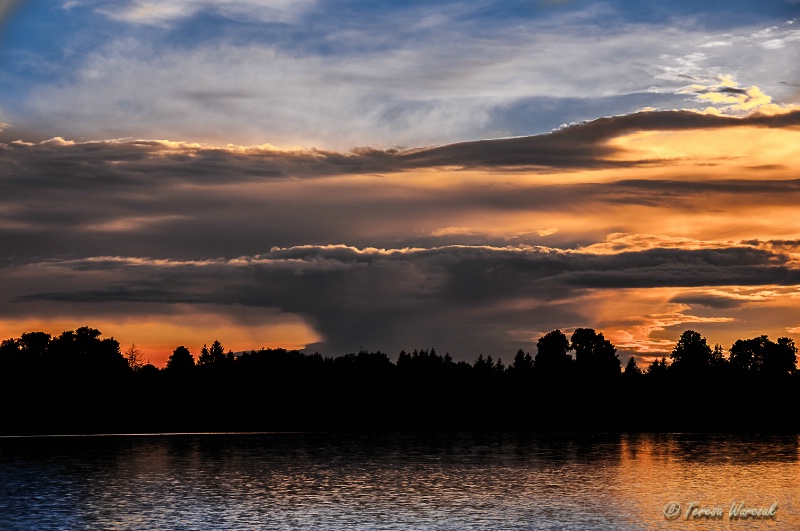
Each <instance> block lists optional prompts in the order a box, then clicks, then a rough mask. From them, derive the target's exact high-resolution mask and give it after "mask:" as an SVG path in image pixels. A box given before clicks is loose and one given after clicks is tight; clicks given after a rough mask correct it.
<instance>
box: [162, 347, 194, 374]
mask: <svg viewBox="0 0 800 531" xmlns="http://www.w3.org/2000/svg"><path fill="white" fill-rule="evenodd" d="M193 368H194V357H193V356H192V353H191V352H189V349H188V348H186V347H184V346H183V345H181V346H179V347H178V348H176V349H175V350H173V351H172V354H170V356H169V359H168V360H167V370H169V371H173V372H175V373H185V372H187V371H190V370H192V369H193Z"/></svg>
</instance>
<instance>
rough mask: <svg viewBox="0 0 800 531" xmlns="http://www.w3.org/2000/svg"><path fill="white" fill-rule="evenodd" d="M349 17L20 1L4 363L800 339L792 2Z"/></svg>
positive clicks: (12, 58) (655, 346)
mask: <svg viewBox="0 0 800 531" xmlns="http://www.w3.org/2000/svg"><path fill="white" fill-rule="evenodd" d="M335 4H336V3H335V2H334V3H333V4H330V3H328V4H323V3H320V2H316V1H314V0H304V1H301V2H283V1H279V2H275V1H266V0H265V1H257V0H237V1H231V2H223V3H215V2H205V1H202V2H185V1H167V2H161V3H158V4H156V3H152V2H144V1H138V0H125V1H121V2H116V1H115V2H109V1H106V0H70V1H62V0H53V1H48V2H44V3H41V2H40V3H36V2H20V3H18V5H17V6H15V9H11V8H10V7H11V6H10V4H9V5H8V6H6V5H5V4H3V5H2V6H0V17H5V18H6V20H5V21H4V22H3V24H2V25H0V91H2V93H3V94H4V98H3V101H2V102H0V168H2V169H0V243H1V244H2V249H3V251H2V256H0V270H2V275H1V276H0V293H2V296H1V297H0V301H2V303H1V304H0V336H1V337H2V338H7V337H16V336H19V335H20V334H21V333H23V332H26V331H32V330H42V331H45V332H48V333H50V334H53V335H56V334H59V333H60V332H62V331H63V330H70V329H75V328H77V327H80V326H84V325H88V326H92V327H95V328H98V329H100V330H101V331H102V332H103V333H104V335H106V336H114V337H115V338H116V339H118V340H119V341H120V343H121V344H122V345H123V346H127V345H130V344H131V343H135V344H136V345H137V346H138V347H139V348H141V349H142V350H143V351H144V352H145V354H146V355H147V356H148V357H149V359H150V361H151V362H153V363H154V364H156V365H158V366H163V364H164V362H165V360H166V358H167V356H168V355H169V353H171V352H172V350H173V349H174V348H175V347H177V346H178V345H185V346H187V347H189V348H190V350H191V351H192V352H194V353H196V352H197V351H198V350H199V349H200V347H202V345H203V344H204V343H207V344H210V343H211V342H212V341H214V340H215V339H219V340H220V341H221V342H222V344H223V345H224V346H225V348H226V349H230V350H233V351H243V350H250V349H258V348H261V347H285V348H297V349H305V350H306V351H307V352H313V351H319V352H322V353H323V354H326V355H341V354H344V353H346V352H355V351H358V350H359V349H362V348H364V349H372V350H378V349H380V350H383V351H385V352H388V353H389V354H390V355H392V356H395V355H396V354H397V353H398V352H399V351H400V350H401V349H406V350H410V349H414V348H421V347H425V348H429V347H435V348H436V349H437V350H440V351H441V352H445V351H448V352H450V353H451V354H452V355H453V357H454V358H456V359H463V360H470V361H472V360H473V359H474V358H475V357H476V356H477V355H478V354H480V353H483V354H492V355H494V356H495V357H496V356H502V357H504V358H505V359H506V360H507V359H509V358H511V357H513V355H514V353H515V352H516V350H517V349H520V348H522V349H524V350H526V351H530V350H532V349H533V348H534V345H535V342H536V339H537V338H538V337H540V336H541V335H542V334H544V333H546V332H548V331H550V330H552V329H554V328H560V329H562V330H565V331H570V330H574V329H576V328H579V327H593V328H596V329H597V330H598V331H603V332H604V333H605V334H606V337H607V338H608V339H610V340H611V341H612V342H614V343H615V344H616V345H617V347H618V348H619V350H620V354H621V356H620V357H621V358H623V360H624V359H625V358H626V357H627V356H630V355H633V356H636V357H637V358H638V359H640V360H641V361H643V362H648V361H652V360H653V359H655V358H657V357H661V356H665V355H666V356H668V355H669V352H670V350H671V349H672V346H674V343H675V340H676V338H677V337H678V336H679V335H680V333H681V332H682V331H683V330H686V329H687V328H692V329H696V330H699V331H701V332H702V333H703V334H704V335H706V336H707V337H708V338H709V343H711V344H714V343H720V344H721V345H722V346H723V347H724V348H725V349H727V348H728V347H730V345H731V344H732V342H733V341H735V340H736V339H738V338H745V337H753V336H754V335H760V334H768V335H770V337H779V336H785V335H791V334H796V333H797V330H798V329H800V217H798V215H797V213H798V206H797V205H798V204H800V180H798V175H800V103H798V102H799V101H800V92H798V86H800V79H799V78H798V76H800V71H798V66H797V65H798V62H797V57H798V51H800V37H798V35H800V33H798V29H797V28H798V24H799V23H798V19H797V16H798V14H800V13H798V10H800V5H798V4H797V3H796V2H789V1H786V2H782V1H778V2H772V3H770V4H774V5H770V7H769V8H766V7H763V5H762V4H761V3H758V2H751V3H747V2H745V4H747V5H749V6H750V7H749V9H744V8H742V9H743V12H741V13H740V12H734V11H733V8H730V7H725V6H723V5H722V3H718V2H711V4H709V6H706V7H702V6H695V7H694V10H692V9H688V8H685V7H682V4H681V6H673V7H670V6H661V7H660V8H659V9H658V10H657V11H658V12H656V10H655V8H653V9H654V11H648V10H647V9H644V8H642V7H640V6H639V7H636V6H634V5H633V4H632V3H630V2H623V1H619V2H617V1H614V2H608V3H602V4H600V3H596V2H533V3H530V4H531V5H528V4H525V5H523V4H522V3H516V2H512V3H511V4H509V6H506V8H505V9H500V8H499V6H494V7H491V8H489V7H487V8H486V9H489V10H496V12H495V13H494V16H491V17H486V13H484V9H483V8H482V7H481V6H478V5H471V4H469V3H466V4H463V3H454V2H444V3H443V4H441V5H438V4H437V5H436V6H423V5H418V6H414V7H402V6H400V5H395V4H394V3H390V4H391V5H389V4H387V5H386V6H384V7H382V8H381V9H375V10H369V9H357V6H350V8H348V9H335V7H334V6H335ZM355 4H358V5H359V6H360V4H359V3H358V2H356V3H355ZM531 6H535V7H531ZM340 7H341V6H340ZM361 7H364V6H361ZM740 7H741V6H740ZM648 9H649V8H648ZM720 11H722V14H720ZM665 12H666V14H667V15H669V16H663V15H664V14H665ZM345 13H350V15H348V16H352V17H353V20H349V19H347V16H345ZM723 15H724V16H723ZM666 19H669V20H670V21H671V22H670V25H664V23H663V22H662V21H663V20H666ZM56 26H58V27H59V28H62V31H59V32H56V31H52V28H53V27H56ZM201 34H202V35H206V37H203V38H200V37H198V35H201Z"/></svg>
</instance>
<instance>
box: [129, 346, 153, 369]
mask: <svg viewBox="0 0 800 531" xmlns="http://www.w3.org/2000/svg"><path fill="white" fill-rule="evenodd" d="M123 356H125V360H126V361H127V362H128V367H130V368H131V370H133V371H138V370H139V369H141V368H142V367H144V366H145V365H146V364H148V363H150V362H149V361H148V360H146V359H145V357H144V353H142V351H141V350H139V349H138V348H136V343H131V346H130V347H128V348H126V349H125V352H123Z"/></svg>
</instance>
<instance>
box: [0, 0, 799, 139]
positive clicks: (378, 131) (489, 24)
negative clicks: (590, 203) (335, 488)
mask: <svg viewBox="0 0 800 531" xmlns="http://www.w3.org/2000/svg"><path fill="white" fill-rule="evenodd" d="M284 4H286V5H288V3H286V2H278V3H275V2H259V1H255V0H252V1H244V0H242V1H236V2H234V1H229V2H207V1H205V0H201V1H192V2H190V1H188V0H179V1H174V2H168V3H163V2H162V3H155V2H150V1H144V0H137V1H125V2H121V3H118V2H117V3H113V4H111V3H108V2H99V3H98V2H94V3H92V4H90V5H93V6H95V8H97V9H102V10H104V11H103V12H104V13H106V14H107V15H108V16H110V17H113V18H112V21H113V20H116V21H118V22H120V24H119V27H118V28H117V27H115V28H114V29H115V31H114V32H110V33H111V35H110V37H109V38H108V39H104V40H103V42H100V43H98V44H97V46H93V47H91V48H89V49H86V50H85V51H84V52H85V53H81V54H77V53H73V54H71V55H70V57H69V61H70V62H69V68H65V67H63V66H60V67H59V70H58V72H61V74H59V75H58V76H56V77H57V79H53V80H51V81H43V82H40V83H35V84H32V85H31V86H30V87H29V90H26V91H25V93H24V94H23V95H22V96H21V97H20V100H19V101H20V104H19V105H15V113H14V115H15V119H14V120H13V121H14V122H15V123H24V124H25V125H26V126H27V127H29V128H31V129H36V130H39V131H43V133H41V134H43V135H49V136H53V135H56V134H58V135H61V136H63V137H65V138H67V137H69V138H95V139H96V138H114V137H131V136H133V137H143V138H154V137H155V138H163V137H167V138H172V139H185V140H187V141H201V142H210V143H215V144H219V145H225V144H227V143H229V142H231V143H239V144H262V143H264V142H269V143H271V144H273V145H301V146H306V147H312V146H317V147H320V148H323V149H338V150H343V149H348V148H350V147H353V146H359V145H370V146H421V145H439V144H445V143H452V142H457V141H464V140H474V139H476V138H480V137H481V136H485V135H486V132H487V131H503V132H504V133H503V135H504V136H505V135H512V134H513V135H526V134H531V133H539V132H544V131H547V130H549V129H552V128H554V127H557V126H558V125H560V124H561V123H564V122H571V121H579V120H584V119H589V118H594V117H596V116H602V115H613V114H619V113H629V112H632V111H634V110H636V109H639V108H642V107H653V108H661V109H665V108H667V109H668V108H679V107H691V108H697V109H700V108H702V107H701V106H708V105H709V104H713V103H714V102H710V101H708V100H703V99H698V98H697V97H693V98H691V99H690V100H687V98H686V95H687V94H686V93H685V92H683V91H682V90H683V89H684V87H686V85H687V79H689V78H690V79H692V83H693V84H702V85H704V86H710V85H713V83H715V82H716V81H715V80H717V79H718V78H719V76H720V75H726V74H731V73H734V72H735V73H739V76H740V78H738V81H739V82H740V83H741V84H742V85H743V86H747V87H758V90H760V91H761V93H762V94H763V95H769V97H771V98H772V99H773V101H774V102H783V99H785V98H788V97H790V95H791V90H790V89H789V87H788V86H786V85H783V84H781V83H780V82H781V81H788V82H792V80H793V77H792V76H793V75H794V73H793V70H792V69H791V68H789V69H787V67H786V65H787V64H793V63H794V55H792V53H791V52H792V47H793V46H794V44H795V42H794V41H792V40H791V39H792V38H793V37H792V34H791V33H790V32H791V31H794V30H791V29H789V28H790V27H789V26H785V27H784V26H781V27H778V28H777V29H775V30H773V31H772V32H771V33H770V36H771V37H772V38H773V39H775V38H779V39H783V41H782V42H784V41H785V42H786V43H787V45H786V46H785V48H784V49H780V50H764V49H763V48H761V47H758V46H753V43H754V42H756V41H758V42H760V41H759V40H758V39H761V37H759V36H753V35H756V34H757V33H758V31H759V30H761V29H763V28H757V27H749V26H748V27H737V28H731V33H730V35H731V36H730V37H726V38H727V39H728V41H726V42H730V43H731V45H730V46H724V47H716V48H714V49H713V50H714V52H713V53H712V52H710V51H708V49H706V48H701V46H703V45H705V44H708V40H707V38H708V37H709V35H707V32H705V31H703V30H702V29H700V28H697V27H693V26H692V25H690V24H689V23H679V21H676V23H675V24H674V25H673V26H671V27H665V26H660V25H655V24H642V23H634V22H631V21H629V20H628V19H627V18H626V16H625V14H624V13H617V12H607V11H608V8H605V11H603V10H602V9H600V8H599V7H596V6H595V7H592V8H590V9H587V10H582V11H569V12H563V11H561V10H548V12H550V11H552V14H550V15H548V16H546V17H544V18H537V17H532V18H530V19H526V18H525V19H522V21H520V20H519V19H508V18H506V17H496V18H491V19H487V18H486V17H482V16H479V15H480V13H481V11H480V9H481V8H480V7H479V6H472V5H469V4H443V5H436V6H424V7H423V6H416V7H406V8H403V9H399V8H396V9H395V8H391V9H388V11H385V12H384V11H376V10H366V11H365V12H364V13H363V14H359V15H358V16H351V17H350V18H347V17H346V16H345V15H344V14H343V11H342V10H336V9H333V8H332V7H331V6H330V5H328V4H320V5H316V4H313V6H314V7H313V9H312V8H311V6H312V3H311V2H310V1H309V2H307V1H304V2H291V4H292V6H299V7H297V8H296V9H295V7H292V8H290V9H282V6H284ZM597 10H600V11H602V12H600V13H596V12H595V11H597ZM82 12H83V10H76V9H73V10H72V11H70V13H74V14H75V15H74V16H79V14H80V13H82ZM200 12H203V13H208V14H210V15H213V16H216V17H218V18H217V19H214V20H215V26H214V27H215V31H213V32H208V31H206V30H208V28H207V27H206V26H203V25H202V24H203V21H202V20H197V21H194V20H193V19H192V15H193V14H197V13H200ZM245 15H246V16H245ZM284 16H285V17H287V23H289V24H290V25H291V30H288V29H285V28H284V29H283V30H280V29H277V28H275V27H273V26H274V25H271V24H268V23H264V21H270V20H274V19H275V17H277V18H278V19H279V20H280V19H281V18H282V17H284ZM598 16H602V17H605V18H610V19H612V20H617V21H618V23H617V24H607V25H604V26H602V27H600V26H598V23H597V20H598V18H597V17H598ZM292 17H294V18H292ZM298 17H299V18H298ZM234 19H235V20H234ZM240 19H241V20H240ZM245 19H246V20H245ZM288 19H291V20H288ZM126 21H127V22H126ZM91 22H92V23H93V24H96V23H99V22H98V21H91ZM105 22H108V21H105ZM423 22H424V23H423ZM143 24H156V25H167V26H169V27H170V28H167V29H163V30H160V29H159V28H158V27H156V28H152V27H140V26H142V25H143ZM195 25H197V26H195ZM117 30H118V31H117ZM195 35H203V36H204V37H203V38H199V37H193V36H195ZM715 40H720V39H719V38H717V39H715ZM712 42H713V41H712ZM698 50H703V51H698ZM61 62H63V61H61ZM61 62H60V63H59V65H61ZM608 65H613V68H609V67H608ZM741 72H747V73H748V74H747V75H746V76H745V75H743V74H741ZM756 96H757V95H755V94H754V95H753V97H752V98H751V99H752V100H753V101H755V99H757V98H756ZM764 97H766V96H764ZM712 106H713V105H712ZM9 120H10V119H9Z"/></svg>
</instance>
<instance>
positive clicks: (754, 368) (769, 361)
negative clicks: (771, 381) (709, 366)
mask: <svg viewBox="0 0 800 531" xmlns="http://www.w3.org/2000/svg"><path fill="white" fill-rule="evenodd" d="M796 356H797V347H795V345H794V341H793V340H792V339H790V338H788V337H781V338H779V339H778V342H777V343H775V342H773V341H770V339H769V338H768V337H767V336H765V335H762V336H758V337H754V338H752V339H744V340H742V339H739V340H737V341H736V342H735V343H734V344H733V345H732V346H731V349H730V364H731V367H732V368H733V369H734V370H737V371H739V372H751V373H759V374H764V375H769V376H778V375H788V374H793V373H794V372H795V370H796V367H797V357H796Z"/></svg>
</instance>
